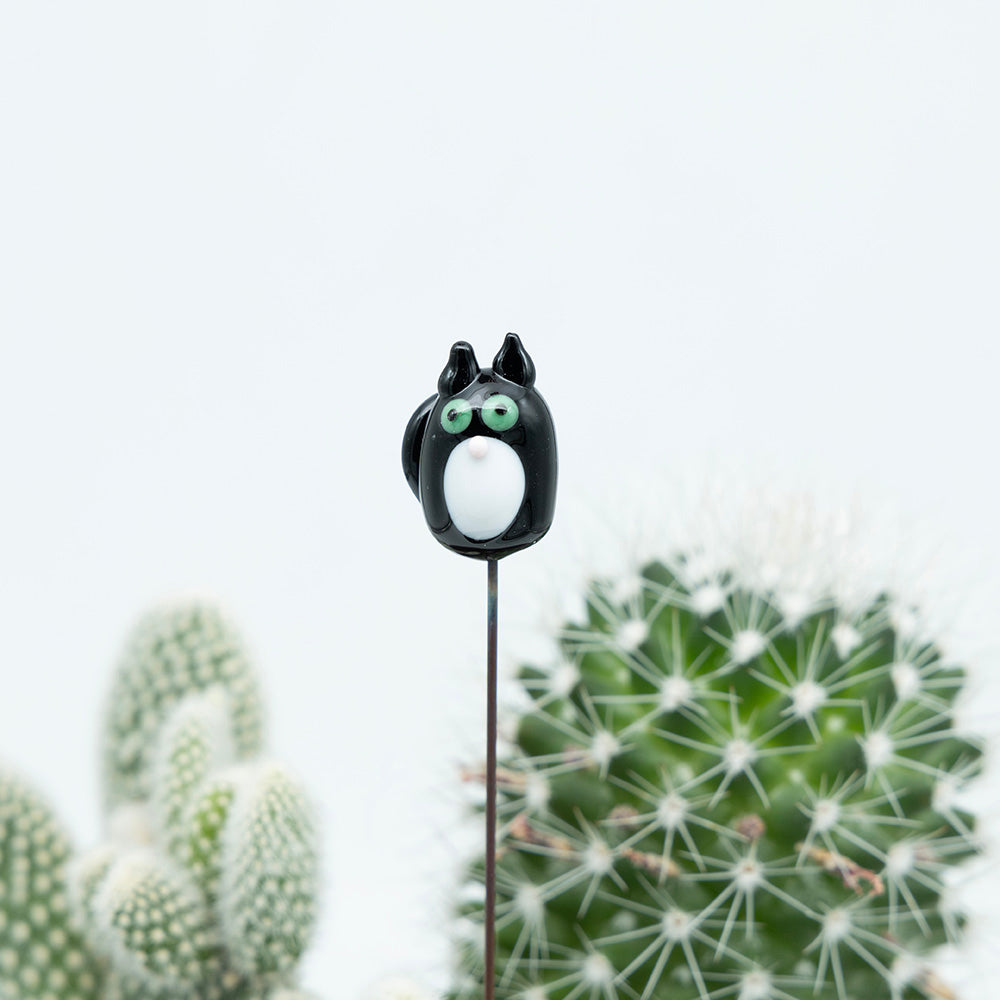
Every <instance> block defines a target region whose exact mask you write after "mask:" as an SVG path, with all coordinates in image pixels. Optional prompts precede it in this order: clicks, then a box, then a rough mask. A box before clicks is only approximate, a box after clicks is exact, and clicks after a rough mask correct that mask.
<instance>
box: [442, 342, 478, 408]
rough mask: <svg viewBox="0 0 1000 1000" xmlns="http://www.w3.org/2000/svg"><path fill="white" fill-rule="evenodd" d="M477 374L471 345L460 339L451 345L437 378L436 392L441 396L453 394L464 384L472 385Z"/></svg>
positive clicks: (462, 387)
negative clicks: (442, 369)
mask: <svg viewBox="0 0 1000 1000" xmlns="http://www.w3.org/2000/svg"><path fill="white" fill-rule="evenodd" d="M478 374H479V364H478V363H477V361H476V355H475V354H474V353H473V350H472V347H471V346H470V345H469V344H467V343H466V342H465V341H464V340H460V341H459V342H458V343H457V344H453V345H452V348H451V354H450V355H449V356H448V364H446V365H445V366H444V371H443V372H441V377H440V378H439V379H438V392H439V393H440V394H441V395H442V396H454V395H455V393H456V392H461V391H462V390H463V389H464V388H466V386H470V385H472V383H473V382H474V381H475V378H476V376H477V375H478Z"/></svg>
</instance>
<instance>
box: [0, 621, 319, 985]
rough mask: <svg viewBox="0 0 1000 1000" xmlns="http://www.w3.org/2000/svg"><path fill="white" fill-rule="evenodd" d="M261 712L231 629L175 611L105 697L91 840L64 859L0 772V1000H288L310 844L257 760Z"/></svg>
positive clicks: (27, 795)
mask: <svg viewBox="0 0 1000 1000" xmlns="http://www.w3.org/2000/svg"><path fill="white" fill-rule="evenodd" d="M261 714H262V713H261V698H260V695H259V692H258V689H257V684H256V680H255V678H254V674H253V671H252V669H251V667H250V665H249V661H248V658H247V656H246V654H245V653H244V651H243V647H242V643H241V642H240V640H239V638H238V636H237V635H236V633H235V632H234V631H233V629H232V628H231V627H230V626H229V625H228V624H227V623H226V622H225V620H224V619H223V618H222V617H221V615H220V614H219V613H218V612H217V611H216V610H215V609H214V608H212V607H209V606H207V605H204V604H200V603H189V604H184V605H181V606H172V607H167V608H163V609H160V610H158V611H155V612H153V613H151V614H150V615H148V616H147V617H146V618H145V619H143V621H142V622H141V623H140V624H139V626H138V627H137V629H136V630H135V632H134V633H133V635H132V637H131V639H130V641H129V643H128V645H127V647H126V652H125V655H124V657H123V659H122V662H121V665H120V667H119V670H118V673H117V676H116V678H115V681H114V684H113V691H112V697H111V701H110V708H109V711H108V713H107V718H106V736H105V746H104V753H103V761H104V777H105V799H106V802H107V803H108V807H109V812H108V836H107V839H106V840H105V842H104V843H102V844H100V845H99V846H97V847H96V848H94V849H92V850H90V851H88V852H86V853H83V854H78V855H76V856H72V854H71V850H70V847H69V843H68V840H67V838H66V836H65V834H64V833H63V832H62V831H61V830H60V829H59V828H58V825H57V824H56V821H55V820H54V818H53V817H52V815H51V813H50V812H49V811H48V810H47V808H46V807H45V806H44V805H43V804H42V803H41V802H40V801H39V800H38V799H37V797H36V796H34V795H33V793H32V792H30V790H28V789H27V788H26V787H25V786H24V785H23V784H22V783H18V782H16V781H14V780H13V779H12V778H9V777H4V776H3V775H2V774H0V996H2V997H3V998H4V1000H8V998H9V1000H305V994H303V993H300V992H299V991H298V989H297V987H296V985H295V982H294V974H295V966H296V965H297V963H298V960H299V958H300V956H301V955H302V953H303V951H304V950H305V947H306V946H307V944H308V942H309V938H310V936H311V932H312V929H313V925H314V922H315V906H316V890H317V883H318V851H317V832H316V827H315V821H314V817H313V814H312V810H311V808H310V806H309V804H308V801H307V799H306V797H305V795H304V793H303V792H302V790H301V789H300V787H299V785H298V783H297V782H296V781H295V780H294V779H293V778H292V777H291V776H290V775H289V774H288V773H287V771H286V770H285V769H284V768H283V767H281V766H280V765H278V764H275V763H273V762H270V761H268V760H266V759H262V758H261V757H260V749H261V742H262V741H261V729H262V726H261Z"/></svg>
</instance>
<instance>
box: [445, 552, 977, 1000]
mask: <svg viewBox="0 0 1000 1000" xmlns="http://www.w3.org/2000/svg"><path fill="white" fill-rule="evenodd" d="M914 621H915V619H914V617H913V614H912V613H911V611H910V609H904V610H902V611H900V610H899V609H897V608H895V607H894V605H893V603H892V602H891V601H890V600H889V599H888V598H887V597H885V596H881V597H878V598H876V599H874V600H870V601H868V602H866V603H865V604H864V606H862V607H854V608H853V609H849V608H847V607H846V606H844V605H842V604H840V603H838V602H837V601H836V600H834V599H832V598H827V599H822V600H815V601H808V602H807V601H804V600H801V599H790V598H789V597H788V595H781V594H778V593H776V592H775V591H774V590H773V589H769V588H767V587H759V586H758V587H754V586H748V585H745V584H743V583H741V579H740V578H737V577H735V576H734V575H732V574H728V575H727V574H723V575H721V576H720V575H712V576H710V577H705V576H704V575H702V574H699V573H698V571H697V570H696V569H695V566H694V562H693V561H691V560H685V559H677V560H671V561H669V563H665V562H654V563H651V564H649V565H647V566H646V567H645V568H644V569H643V571H642V572H641V574H639V575H638V577H637V578H634V579H633V580H632V581H631V584H630V583H629V581H624V584H623V582H622V581H618V582H617V583H616V582H612V581H597V582H593V583H591V584H590V585H589V587H588V590H587V594H586V616H585V620H584V621H583V622H582V623H570V624H567V625H565V626H564V627H563V628H562V629H561V631H560V632H559V634H558V636H557V637H556V638H557V640H558V645H559V648H560V657H559V662H557V663H556V664H554V665H552V666H550V667H547V668H539V667H535V666H525V667H523V668H522V669H521V671H520V679H521V682H522V684H523V686H524V688H525V689H526V691H527V693H528V696H529V699H530V700H529V702H528V705H529V707H528V708H526V709H525V710H523V711H522V712H521V713H520V715H519V716H518V717H517V718H516V719H514V720H512V721H513V723H514V726H513V735H512V737H511V745H510V748H509V750H507V751H506V752H505V753H504V754H503V756H502V759H501V766H500V770H499V774H498V780H499V789H500V794H499V806H498V809H499V817H500V831H499V842H498V855H499V860H498V868H497V927H498V945H497V948H498V951H497V975H498V984H497V993H498V996H499V997H501V998H505V997H515V996H516V997H522V998H526V1000H575V998H577V997H580V996H586V997H588V998H590V1000H595V998H596V997H597V996H598V995H601V996H603V997H605V998H607V1000H614V998H615V997H617V996H619V995H622V994H623V995H625V996H627V997H630V998H633V1000H649V998H662V1000H709V998H710V997H711V998H713V1000H714V998H716V997H719V998H723V997H733V998H735V1000H778V998H783V1000H799V998H803V997H807V996H808V997H815V998H818V1000H850V998H855V1000H857V998H862V997H864V998H867V1000H880V998H892V1000H910V998H916V997H920V996H928V997H940V998H944V997H950V996H954V994H952V993H951V992H950V990H949V989H948V988H947V987H946V986H945V985H944V984H943V983H942V982H941V981H940V980H939V979H938V978H937V976H936V974H935V973H934V971H933V970H932V966H931V958H932V953H933V950H934V949H935V948H937V947H938V946H940V945H943V944H945V943H949V942H958V941H960V940H961V938H962V935H963V926H964V918H963V915H962V913H961V912H959V911H958V909H957V908H956V906H955V904H954V903H953V902H952V901H950V900H949V896H948V892H947V891H946V883H947V881H948V876H949V874H950V872H951V871H952V870H953V869H954V868H956V866H958V865H959V864H960V863H961V862H962V861H963V860H965V859H968V858H970V857H972V856H973V855H975V854H976V853H977V850H978V845H977V841H976V838H975V836H974V823H975V821H974V817H973V816H971V815H970V814H969V813H968V812H966V811H963V809H962V808H960V806H959V805H958V803H957V801H956V795H957V793H958V792H960V790H961V789H962V788H963V787H964V786H965V785H966V784H967V783H968V782H969V781H970V779H972V778H973V777H975V775H976V774H977V773H978V771H979V768H980V758H981V748H980V746H979V745H978V742H977V741H975V740H972V739H970V738H967V737H964V736H961V735H959V734H958V733H956V731H955V728H954V716H953V704H954V701H955V698H956V695H957V694H958V692H959V690H960V689H961V687H962V685H963V678H964V671H963V670H962V669H961V668H960V667H959V666H957V665H955V664H953V663H952V662H950V661H949V660H948V659H947V658H946V657H945V656H944V654H943V653H942V651H941V649H940V648H939V647H938V645H936V644H935V643H933V642H931V641H929V640H928V639H927V638H925V637H923V636H922V635H921V634H920V633H919V632H918V631H916V630H915V629H914ZM482 878H483V870H482V863H481V861H480V862H477V863H475V864H474V865H473V867H472V869H471V884H472V885H473V886H475V885H476V884H481V882H482ZM460 913H461V914H462V917H463V919H462V921H461V925H462V926H463V927H464V931H465V933H464V934H463V935H461V938H460V940H461V944H460V947H459V949H458V963H459V975H458V980H457V985H456V987H455V989H454V991H453V993H454V995H455V996H457V997H465V996H469V997H471V996H478V995H481V991H482V944H481V933H482V931H481V928H482V898H481V895H475V894H473V895H471V896H470V897H469V899H468V901H467V902H465V903H464V904H462V905H461V907H460Z"/></svg>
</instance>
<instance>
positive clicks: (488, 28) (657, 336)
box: [0, 0, 1000, 1000]
mask: <svg viewBox="0 0 1000 1000" xmlns="http://www.w3.org/2000/svg"><path fill="white" fill-rule="evenodd" d="M998 29H1000V8H998V7H997V6H996V5H995V4H990V3H969V2H961V0H949V2H948V3H924V2H912V3H879V2H871V0H866V2H861V3H850V2H837V3H827V4H821V3H802V2H788V3H745V2H738V3H713V4H679V3H676V4H675V3H607V4H596V3H587V2H579V3H565V4H557V3H537V2H535V3H524V4H521V3H504V4H492V5H487V4H479V3H468V2H464V3H455V4H453V5H446V4H427V3H416V4H404V3H399V4H377V3H369V4H360V3H356V4H333V3H312V4H305V3H278V2H274V3H268V4H261V3H248V2H241V3H212V4H206V3H170V4H161V5H150V4H135V3H121V4H114V5H112V4H106V3H89V4H57V3H50V2H34V3H27V2H25V3H8V4H4V6H3V8H2V11H0V338H2V355H0V447H2V462H3V465H2V468H3V479H2V485H0V514H2V521H0V565H2V569H3V572H2V576H0V588H2V590H0V609H2V627H0V670H2V672H3V675H2V676H3V684H2V687H0V757H2V758H3V759H5V760H8V761H10V762H13V763H16V764H17V765H19V766H20V767H21V768H22V770H24V771H25V772H27V773H28V774H29V775H30V776H31V777H32V778H34V779H35V780H37V782H38V783H39V784H40V785H42V786H43V787H44V788H45V789H46V790H47V791H48V792H49V793H50V794H51V795H52V796H53V798H55V799H56V800H58V802H59V804H60V808H61V811H62V814H63V815H64V817H65V818H66V820H67V822H68V823H69V824H70V825H71V827H72V829H73V831H74V834H75V835H76V837H77V839H78V841H79V842H81V843H84V844H86V843H90V842H93V841H94V840H95V839H96V837H97V836H98V834H99V812H98V806H97V796H98V785H97V774H96V766H95V756H96V753H95V749H96V742H97V735H98V713H99V711H100V706H101V704H102V699H103V697H104V694H105V691H106V688H107V684H108V679H109V673H110V669H111V666H112V664H113V662H114V659H115V656H116V653H117V648H118V644H119V642H120V639H121V636H122V634H123V631H124V630H125V628H126V627H127V625H128V624H129V623H130V621H131V620H132V619H133V617H134V616H135V614H136V613H137V612H139V611H140V610H141V609H142V608H143V607H144V606H145V605H146V604H147V603H149V602H150V601H152V600H155V599H158V598H160V597H162V596H164V595H169V594H172V593H174V592H176V591H184V590H190V589H195V590H198V591H202V592H209V593H214V594H217V595H219V596H220V597H221V598H222V599H224V601H225V602H226V604H227V605H228V606H229V608H230V609H231V610H232V611H233V613H234V615H235V616H236V617H237V619H238V620H239V621H240V622H241V623H242V626H243V629H244V631H245V632H246V634H247V636H248V638H249V639H250V641H251V643H252V645H253V648H254V650H255V652H256V654H257V659H258V661H259V664H260V667H261V671H262V673H263V677H264V681H265V685H266V689H267V692H268V696H269V702H270V707H271V718H272V725H271V738H272V746H273V747H274V749H275V752H276V754H277V756H279V757H281V758H283V759H285V760H287V761H288V762H289V763H291V764H292V765H293V766H294V767H295V768H296V769H298V770H299V771H300V772H301V773H302V774H303V776H304V778H305V780H306V781H307V782H308V784H309V785H310V786H311V788H312V789H313V792H314V796H315V797H316V799H317V800H318V801H319V803H320V805H321V807H322V809H323V811H324V814H325V817H326V821H327V830H328V833H327V838H326V839H327V845H326V848H327V868H328V877H329V888H328V893H327V907H326V913H325V917H324V921H323V924H322V927H321V929H320V934H319V940H318V941H317V945H316V947H315V949H314V951H313V953H312V955H311V957H310V958H309V960H308V962H307V966H306V970H305V979H306V982H307V983H308V984H309V985H311V986H312V987H314V988H315V989H317V990H318V991H319V992H320V993H322V994H323V995H324V996H326V997H329V998H334V997H336V998H338V1000H340V998H347V997H358V996H360V995H361V993H362V992H363V991H364V990H365V989H367V988H368V987H369V986H370V984H371V983H372V982H373V981H375V980H377V979H378V978H379V977H381V976H383V975H385V974H388V973H397V972H407V973H414V974H417V975H420V976H426V975H430V974H431V972H432V971H433V970H434V969H440V967H441V964H442V960H443V957H444V955H445V945H444V936H443V932H442V928H441V925H440V918H441V915H442V914H443V913H444V912H445V911H446V904H447V899H448V896H449V886H448V885H447V883H446V876H447V865H446V864H443V863H442V859H445V858H446V853H447V852H446V850H445V849H444V845H446V844H447V843H448V842H449V841H448V838H449V835H450V825H451V823H452V818H453V815H454V812H455V802H456V800H457V795H456V794H455V792H454V786H455V785H456V784H457V781H456V779H455V777H454V775H455V770H456V768H457V766H458V764H459V763H460V762H462V761H463V760H469V759H470V757H471V758H472V759H473V760H474V759H475V757H476V756H477V754H478V752H479V751H478V746H477V744H476V742H475V739H474V736H475V734H476V733H477V725H478V723H479V720H480V718H481V714H480V684H481V676H480V675H481V650H480V646H481V644H482V639H481V633H482V624H483V622H482V612H483V603H484V600H483V582H484V581H483V580H482V566H481V565H479V564H477V563H473V562H471V561H466V560H461V559H459V558H458V557H456V556H453V555H451V554H449V553H448V552H446V551H445V550H444V549H443V548H440V547H439V546H438V545H437V544H436V543H435V542H434V541H433V539H432V538H431V537H430V535H429V534H428V533H427V531H426V530H425V528H424V525H423V520H422V517H421V516H420V512H419V508H418V506H417V504H416V503H415V501H414V499H413V497H412V495H411V494H410V492H409V490H408V489H407V488H406V485H405V483H404V481H403V478H402V475H401V472H400V469H399V457H398V450H399V442H400V437H401V434H402V431H403V427H404V425H405V422H406V420H407V418H408V417H409V415H410V412H411V411H412V409H413V408H414V407H415V406H416V405H417V404H418V403H419V402H420V401H421V400H422V399H423V398H424V397H425V396H427V395H428V394H430V393H431V392H432V391H433V390H434V387H435V382H436V378H437V374H438V372H439V371H440V368H441V366H442V365H443V363H444V360H445V358H446V356H447V351H448V347H449V345H450V344H451V342H452V341H453V340H456V339H460V338H462V339H468V340H470V341H471V342H472V343H473V344H474V346H475V347H476V349H477V351H478V353H479V355H480V360H481V362H482V363H483V364H488V363H489V361H490V359H491V358H492V356H493V353H494V352H495V351H496V349H497V347H499V344H500V342H501V339H502V335H503V333H504V332H505V331H507V330H516V331H518V332H519V333H520V334H521V335H522V337H523V338H524V341H525V344H526V345H527V347H528V349H529V351H530V352H531V353H532V355H533V356H534V359H535V362H536V364H537V367H538V372H539V376H538V386H539V388H540V389H541V391H542V392H543V394H544V395H545V396H546V398H547V399H548V401H549V403H550V406H551V407H552V409H553V411H554V413H555V415H556V419H557V421H558V427H559V432H560V447H561V456H560V457H561V463H562V465H561V468H562V483H561V501H560V502H561V506H560V520H559V521H558V522H557V524H556V526H555V528H554V529H553V531H552V533H551V535H550V539H549V540H546V542H545V543H543V545H540V546H538V548H537V549H534V550H532V551H530V552H528V553H525V554H523V555H522V556H519V557H517V558H516V559H513V560H509V561H508V563H505V564H504V567H505V569H504V574H503V580H502V583H503V585H504V590H503V594H504V595H507V594H511V593H518V592H521V593H524V592H526V591H527V588H529V587H530V586H534V585H535V584H536V583H537V581H539V580H548V579H556V578H557V573H556V571H555V569H554V567H555V565H556V563H555V560H557V558H558V557H557V555H556V553H558V552H560V551H562V550H574V549H575V550H579V549H581V548H584V549H585V548H586V547H587V541H586V538H585V537H583V538H581V537H580V536H579V535H577V536H576V537H572V536H573V533H574V531H579V529H578V528H577V527H575V526H576V525H579V524H581V523H583V522H582V521H581V520H580V519H579V518H577V516H576V512H577V510H578V509H580V508H581V506H584V505H585V501H586V502H588V503H589V501H590V498H591V495H592V494H594V493H595V492H598V493H599V492H600V491H599V490H597V487H598V486H603V485H604V484H605V483H606V482H607V481H608V480H609V479H613V480H614V481H615V482H616V484H617V485H618V487H619V488H620V489H621V490H622V491H624V493H625V494H628V493H629V492H630V491H632V492H635V491H637V490H639V489H640V484H641V483H642V476H643V474H644V473H646V472H647V471H649V470H657V469H661V468H663V469H668V470H672V472H673V474H674V475H676V476H679V477H680V478H681V479H682V480H683V479H688V480H690V479H691V477H693V476H694V475H695V473H694V472H693V471H691V470H695V469H697V468H700V467H701V466H703V465H704V464H706V459H707V460H708V464H710V465H713V466H714V467H715V469H716V470H722V472H723V475H724V473H725V470H726V469H727V468H729V467H730V466H733V467H735V466H737V465H739V466H740V467H741V468H742V469H744V470H746V469H750V470H751V471H752V470H755V469H763V468H768V469H773V470H776V471H777V472H778V473H780V474H781V475H783V476H784V477H785V478H786V479H790V480H791V481H792V482H793V483H794V484H795V485H796V486H801V485H809V484H810V483H813V482H819V481H824V482H834V483H837V484H840V485H843V484H847V485H848V486H849V487H850V489H851V490H853V491H854V493H855V495H856V496H857V497H858V498H859V503H860V505H861V507H862V508H864V507H865V506H866V504H868V503H869V502H870V503H871V504H872V505H874V504H875V503H876V500H877V502H878V503H879V504H884V503H886V502H888V504H889V505H890V506H891V507H892V508H893V509H895V510H897V511H898V512H899V517H900V518H901V519H904V520H905V519H912V520H914V522H915V523H917V522H919V523H920V524H923V525H926V526H927V527H926V529H922V533H921V535H920V537H919V538H917V537H914V539H913V540H914V543H915V544H916V543H917V542H920V543H921V544H923V543H924V542H925V541H926V537H924V532H926V533H928V534H929V535H933V536H934V537H935V538H936V539H938V540H939V542H940V544H939V546H938V547H939V549H940V550H941V551H942V552H944V553H946V555H948V556H949V557H951V556H954V557H955V560H954V561H955V562H956V563H957V564H960V565H967V566H969V567H971V568H970V569H969V570H968V571H967V574H966V575H960V576H959V577H956V578H955V585H954V586H953V587H952V593H953V595H954V594H955V593H958V594H960V595H964V594H966V593H969V594H973V593H974V594H975V595H976V597H977V598H979V599H982V598H983V597H984V595H985V596H986V598H987V599H986V600H985V602H983V603H984V604H985V606H990V605H991V602H992V601H993V600H994V599H995V598H997V597H1000V589H998V588H997V587H996V577H995V575H991V573H992V571H991V567H992V566H993V565H994V564H996V563H997V561H998V559H1000V529H998V519H997V508H998V500H1000V495H998V494H1000V490H998V474H997V457H996V456H997V451H996V430H997V402H996V398H997V397H996V388H995V387H996V382H997V372H996V369H997V364H998V360H1000V357H998V353H1000V352H998V350H997V346H996V341H997V332H998V319H1000V316H998V312H1000V310H998V307H997V274H998V265H1000V253H998V236H997V233H998V227H1000V197H998V185H997V178H998V176H1000V146H998V138H997V134H998V130H997V121H998V112H1000V107H998V104H1000V102H998V99H997V95H998V93H1000V72H998V69H997V57H996V56H997V51H998V42H1000V31H998ZM632 483H634V484H635V485H634V486H632V485H631V484H632ZM671 503H672V498H671V497H670V496H669V495H665V496H664V497H663V500H662V504H663V506H664V507H669V506H670V505H671ZM600 516H603V517H605V518H606V519H607V521H608V522H609V523H612V524H615V523H617V521H618V520H621V519H624V520H626V521H627V519H628V517H629V516H630V515H629V513H628V511H627V509H625V507H622V506H617V507H608V509H606V510H604V511H603V513H602V514H600ZM947 561H948V560H945V562H947ZM508 567H509V568H508ZM991 588H992V589H991ZM505 607H506V605H505ZM504 620H505V623H506V624H507V625H509V628H508V630H507V634H506V638H505V640H504V641H505V644H509V643H511V642H514V641H516V635H515V631H516V628H517V621H516V616H515V615H508V616H507V618H506V619H504ZM995 621H996V619H995V617H990V616H988V615H987V616H985V617H981V618H980V619H979V621H978V625H979V626H980V627H981V628H982V631H983V633H984V635H986V637H987V639H994V638H995V635H994V634H993V633H994V632H995ZM983 976H984V973H983V970H982V969H980V970H979V973H978V975H974V976H972V977H971V980H970V983H971V985H969V986H968V988H967V992H966V993H965V995H966V996H969V997H972V996H987V995H988V993H989V989H990V986H989V982H988V981H986V980H985V979H984V978H983ZM984 991H985V992H984Z"/></svg>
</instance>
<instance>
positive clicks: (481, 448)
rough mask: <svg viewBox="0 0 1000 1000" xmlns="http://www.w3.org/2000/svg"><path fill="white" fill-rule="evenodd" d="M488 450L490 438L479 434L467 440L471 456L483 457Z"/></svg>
mask: <svg viewBox="0 0 1000 1000" xmlns="http://www.w3.org/2000/svg"><path fill="white" fill-rule="evenodd" d="M489 450H490V439H489V438H486V437H483V436H482V435H480V436H479V437H474V438H472V439H470V441H469V454H470V455H471V456H472V457H473V458H485V457H486V453H487V452H488V451H489Z"/></svg>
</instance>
